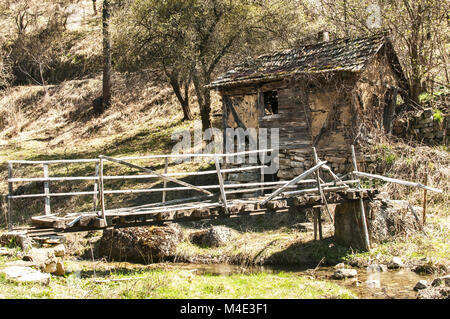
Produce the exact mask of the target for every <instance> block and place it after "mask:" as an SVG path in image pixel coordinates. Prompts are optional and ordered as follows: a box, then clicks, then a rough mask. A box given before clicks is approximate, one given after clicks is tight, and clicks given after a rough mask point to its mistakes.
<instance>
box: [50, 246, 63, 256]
mask: <svg viewBox="0 0 450 319" xmlns="http://www.w3.org/2000/svg"><path fill="white" fill-rule="evenodd" d="M53 251H54V253H55V257H64V255H65V254H66V247H65V246H64V245H62V244H61V245H58V246H56V247H54V248H53Z"/></svg>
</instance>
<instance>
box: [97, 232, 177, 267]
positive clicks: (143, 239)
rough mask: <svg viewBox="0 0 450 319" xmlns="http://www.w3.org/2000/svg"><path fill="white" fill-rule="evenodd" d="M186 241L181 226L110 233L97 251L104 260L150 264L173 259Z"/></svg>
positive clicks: (100, 241) (105, 233)
mask: <svg viewBox="0 0 450 319" xmlns="http://www.w3.org/2000/svg"><path fill="white" fill-rule="evenodd" d="M182 237H183V236H182V232H181V228H180V226H179V225H177V224H171V225H170V226H166V227H130V228H124V229H106V230H104V231H103V236H102V237H101V238H100V240H99V241H98V242H97V244H96V251H97V254H98V256H99V257H100V258H101V257H106V258H107V259H109V260H117V261H131V262H139V263H145V264H148V263H153V262H159V261H163V260H170V259H172V258H173V257H174V256H175V251H176V246H177V245H178V243H179V242H180V241H181V240H182Z"/></svg>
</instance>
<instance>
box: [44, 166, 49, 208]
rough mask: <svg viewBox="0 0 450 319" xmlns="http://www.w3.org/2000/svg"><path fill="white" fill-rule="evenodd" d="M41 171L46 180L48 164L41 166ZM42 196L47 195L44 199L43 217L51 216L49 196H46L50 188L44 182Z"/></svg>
mask: <svg viewBox="0 0 450 319" xmlns="http://www.w3.org/2000/svg"><path fill="white" fill-rule="evenodd" d="M43 169H44V178H48V164H43ZM44 194H45V195H47V196H46V197H45V215H50V214H51V209H50V196H48V194H50V187H49V183H48V182H44Z"/></svg>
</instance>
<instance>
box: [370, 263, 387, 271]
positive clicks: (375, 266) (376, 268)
mask: <svg viewBox="0 0 450 319" xmlns="http://www.w3.org/2000/svg"><path fill="white" fill-rule="evenodd" d="M366 269H367V271H369V272H384V271H387V267H386V265H383V264H372V265H369V266H367V268H366Z"/></svg>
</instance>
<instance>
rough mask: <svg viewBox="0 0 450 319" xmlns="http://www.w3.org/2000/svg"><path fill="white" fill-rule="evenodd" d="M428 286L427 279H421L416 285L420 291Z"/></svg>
mask: <svg viewBox="0 0 450 319" xmlns="http://www.w3.org/2000/svg"><path fill="white" fill-rule="evenodd" d="M426 288H428V282H427V281H426V280H419V281H418V282H417V284H416V285H415V286H414V290H415V291H419V290H422V289H426Z"/></svg>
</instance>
